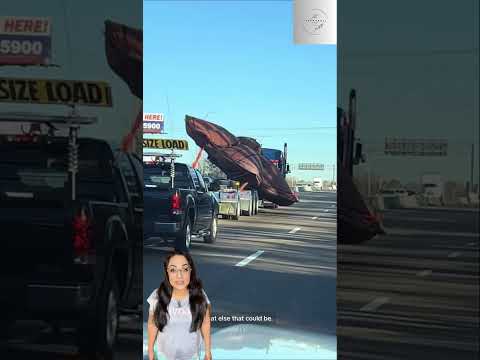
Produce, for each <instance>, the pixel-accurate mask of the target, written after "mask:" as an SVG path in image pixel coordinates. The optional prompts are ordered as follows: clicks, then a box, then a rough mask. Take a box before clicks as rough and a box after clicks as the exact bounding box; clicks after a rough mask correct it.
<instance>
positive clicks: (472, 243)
mask: <svg viewBox="0 0 480 360" xmlns="http://www.w3.org/2000/svg"><path fill="white" fill-rule="evenodd" d="M475 244H476V243H474V242H471V243H468V244H467V245H468V246H473V245H475Z"/></svg>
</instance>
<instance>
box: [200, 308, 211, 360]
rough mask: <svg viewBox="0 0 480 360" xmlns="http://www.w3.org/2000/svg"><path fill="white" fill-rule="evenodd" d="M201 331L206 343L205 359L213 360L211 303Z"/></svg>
mask: <svg viewBox="0 0 480 360" xmlns="http://www.w3.org/2000/svg"><path fill="white" fill-rule="evenodd" d="M201 332H202V337H203V341H204V343H205V359H208V360H211V359H212V354H211V350H212V343H211V339H210V304H208V306H207V312H206V313H205V317H204V318H203V322H202V328H201Z"/></svg>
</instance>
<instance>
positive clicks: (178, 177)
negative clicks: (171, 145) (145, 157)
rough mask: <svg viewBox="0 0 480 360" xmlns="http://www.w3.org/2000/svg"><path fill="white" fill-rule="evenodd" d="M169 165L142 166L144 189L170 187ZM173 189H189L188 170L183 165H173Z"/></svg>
mask: <svg viewBox="0 0 480 360" xmlns="http://www.w3.org/2000/svg"><path fill="white" fill-rule="evenodd" d="M170 168H171V166H170V164H169V163H158V164H144V167H143V179H144V184H145V185H144V186H145V188H146V189H149V188H161V189H168V188H170V187H171V183H170V182H171V174H170ZM174 187H175V188H187V189H188V188H190V181H189V175H188V168H187V166H185V164H175V178H174Z"/></svg>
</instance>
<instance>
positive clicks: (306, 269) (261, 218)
mask: <svg viewBox="0 0 480 360" xmlns="http://www.w3.org/2000/svg"><path fill="white" fill-rule="evenodd" d="M336 231H337V220H336V193H333V192H319V193H301V194H300V202H299V203H296V204H294V205H292V206H289V207H279V208H277V209H262V208H260V213H259V214H258V215H256V216H251V217H247V216H242V217H241V218H240V220H239V221H235V220H226V219H225V220H224V219H221V220H220V221H219V233H218V238H217V241H216V242H215V244H205V243H203V242H202V241H201V240H197V241H195V240H194V241H193V243H192V247H191V253H192V256H193V258H194V261H195V264H196V266H197V270H198V273H199V276H200V278H201V280H202V282H203V285H204V288H205V291H206V293H207V295H208V297H209V299H210V301H211V303H212V310H213V314H214V315H215V316H217V318H216V321H214V322H213V327H214V330H213V331H215V329H219V328H221V327H224V326H228V325H232V324H234V323H236V321H237V320H234V318H233V317H234V316H236V317H237V318H236V319H239V318H241V316H244V320H246V319H247V316H252V317H254V318H255V319H256V320H252V321H257V320H258V321H259V322H258V323H262V324H268V325H272V326H278V327H285V328H288V329H301V330H305V331H311V332H315V333H323V334H335V331H336V315H335V311H336V275H337V274H336V262H337V259H336ZM168 250H169V248H167V247H165V245H164V244H162V243H160V242H155V241H151V242H149V243H148V244H147V245H146V246H145V249H144V298H145V299H146V298H147V297H148V295H150V293H151V292H152V291H153V289H155V288H157V287H158V286H159V284H160V282H161V281H162V277H163V275H162V262H163V259H164V256H165V254H166V252H167V251H168ZM147 306H148V305H147V303H146V302H145V303H144V321H145V320H146V316H147V313H148V308H147ZM221 316H223V318H221ZM228 316H229V317H230V321H228V318H227V317H228ZM258 316H261V317H262V321H260V320H259V319H260V318H259V317H258ZM269 317H270V318H271V320H269Z"/></svg>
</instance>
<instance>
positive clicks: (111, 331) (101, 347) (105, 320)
mask: <svg viewBox="0 0 480 360" xmlns="http://www.w3.org/2000/svg"><path fill="white" fill-rule="evenodd" d="M118 309H119V294H118V285H117V281H116V279H115V274H114V272H111V273H110V275H109V277H108V279H107V280H106V288H105V292H104V294H102V295H101V296H100V299H99V302H98V309H96V311H95V312H96V316H94V317H93V318H91V317H89V316H87V319H85V320H83V321H84V322H83V324H81V326H80V329H79V330H78V336H79V338H78V346H79V353H80V354H81V355H86V356H87V358H88V357H89V356H90V357H91V356H97V357H98V356H99V357H100V358H103V359H108V360H111V359H113V357H114V346H115V342H116V339H117V331H118V322H119V310H118Z"/></svg>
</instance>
